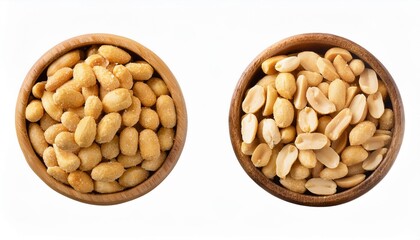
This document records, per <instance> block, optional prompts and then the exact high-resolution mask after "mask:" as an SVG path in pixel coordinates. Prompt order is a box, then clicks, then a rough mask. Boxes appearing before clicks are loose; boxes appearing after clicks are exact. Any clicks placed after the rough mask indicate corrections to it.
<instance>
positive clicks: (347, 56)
mask: <svg viewBox="0 0 420 240" xmlns="http://www.w3.org/2000/svg"><path fill="white" fill-rule="evenodd" d="M337 56H341V57H342V58H343V60H344V61H345V62H350V61H351V60H352V59H353V56H352V55H351V53H350V52H349V51H347V50H346V49H343V48H339V47H333V48H330V49H328V51H327V52H325V55H324V57H325V58H326V59H328V60H330V61H333V60H334V59H335V58H336V57H337Z"/></svg>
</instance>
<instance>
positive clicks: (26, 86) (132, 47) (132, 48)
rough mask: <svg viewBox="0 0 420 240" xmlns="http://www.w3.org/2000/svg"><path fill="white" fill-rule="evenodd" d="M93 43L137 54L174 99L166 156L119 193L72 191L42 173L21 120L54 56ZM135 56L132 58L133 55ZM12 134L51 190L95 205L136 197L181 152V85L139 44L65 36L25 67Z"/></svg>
mask: <svg viewBox="0 0 420 240" xmlns="http://www.w3.org/2000/svg"><path fill="white" fill-rule="evenodd" d="M93 44H110V45H114V46H118V47H120V48H123V49H125V50H128V51H129V52H131V54H132V55H133V56H136V55H137V57H141V58H142V59H144V60H146V61H147V62H149V64H151V65H152V66H153V67H154V69H155V74H156V73H157V74H158V75H159V76H160V77H161V78H162V79H163V80H164V81H165V83H166V84H167V86H168V89H169V91H170V93H171V96H172V98H173V100H174V103H175V107H176V113H177V126H176V135H175V139H174V144H173V147H172V149H171V150H170V152H169V153H168V155H167V158H166V160H165V162H164V163H163V165H162V166H161V167H160V168H159V169H158V170H157V171H156V172H154V173H153V174H152V175H151V176H150V177H149V178H148V179H147V180H146V181H144V182H143V183H141V184H139V185H137V186H135V187H133V188H129V189H127V190H124V191H122V192H117V193H111V194H95V193H88V194H84V193H80V192H77V191H76V190H74V189H73V188H72V187H69V186H67V185H64V184H62V183H60V182H58V181H56V180H55V179H54V178H52V177H51V176H50V175H48V174H47V172H46V167H45V165H44V163H43V161H42V159H40V158H39V157H38V155H37V154H36V153H35V152H34V150H33V148H32V145H31V143H30V141H29V137H28V131H27V127H28V124H27V121H26V119H25V108H26V105H27V104H28V99H29V96H30V94H31V89H32V86H33V85H34V84H35V83H36V82H37V81H38V79H40V77H41V78H42V77H44V79H46V77H45V76H46V68H47V66H48V65H50V64H51V63H52V62H53V61H54V60H55V59H57V58H58V57H60V56H62V55H63V54H65V53H67V52H69V51H71V50H73V49H78V48H83V47H87V46H90V45H93ZM134 58H135V57H134ZM15 124H16V133H17V136H18V140H19V144H20V147H21V149H22V151H23V154H24V155H25V158H26V161H27V162H28V164H29V166H30V167H31V168H32V170H33V171H34V172H35V173H36V174H37V175H38V176H39V177H40V178H41V179H42V180H43V181H44V182H45V183H46V184H47V185H48V186H50V187H51V188H52V189H54V190H55V191H57V192H59V193H61V194H63V195H65V196H67V197H69V198H72V199H75V200H78V201H81V202H85V203H90V204H98V205H110V204H117V203H122V202H126V201H129V200H132V199H135V198H138V197H140V196H142V195H144V194H146V193H148V192H149V191H151V190H152V189H154V188H155V187H156V186H157V185H159V184H160V183H161V182H162V181H163V180H164V179H165V178H166V176H167V175H168V174H169V173H170V172H171V170H172V169H173V168H174V166H175V164H176V163H177V161H178V158H179V157H180V155H181V152H182V149H183V147H184V143H185V139H186V133H187V111H186V106H185V102H184V97H183V95H182V91H181V88H180V87H179V85H178V82H177V81H176V79H175V76H174V75H173V74H172V72H171V71H170V70H169V68H168V67H167V66H166V64H165V63H164V62H163V61H162V60H161V59H160V58H159V57H158V56H157V55H156V54H154V53H153V52H152V51H150V50H149V49H147V48H145V47H144V46H142V45H141V44H139V43H137V42H135V41H133V40H131V39H128V38H124V37H120V36H116V35H111V34H87V35H82V36H77V37H74V38H71V39H68V40H66V41H64V42H62V43H60V44H58V45H56V46H55V47H53V48H52V49H50V50H49V51H48V52H46V53H45V54H44V55H43V56H42V57H41V58H40V59H39V60H38V61H37V62H36V63H35V64H34V66H33V67H32V68H31V69H30V70H29V72H28V74H27V76H26V78H25V80H24V81H23V83H22V86H21V89H20V92H19V96H18V99H17V103H16V115H15Z"/></svg>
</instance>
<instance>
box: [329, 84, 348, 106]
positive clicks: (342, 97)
mask: <svg viewBox="0 0 420 240" xmlns="http://www.w3.org/2000/svg"><path fill="white" fill-rule="evenodd" d="M346 93H347V87H346V84H345V83H344V82H343V80H340V79H335V80H334V81H332V82H331V83H330V85H329V87H328V99H329V100H330V101H331V102H332V103H334V105H335V108H336V109H337V111H340V110H341V109H343V108H344V106H345V104H346Z"/></svg>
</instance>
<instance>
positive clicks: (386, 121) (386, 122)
mask: <svg viewBox="0 0 420 240" xmlns="http://www.w3.org/2000/svg"><path fill="white" fill-rule="evenodd" d="M393 127H394V112H393V111H392V109H389V108H386V109H385V110H384V113H383V114H382V116H381V117H380V118H379V129H382V130H391V129H392V128H393Z"/></svg>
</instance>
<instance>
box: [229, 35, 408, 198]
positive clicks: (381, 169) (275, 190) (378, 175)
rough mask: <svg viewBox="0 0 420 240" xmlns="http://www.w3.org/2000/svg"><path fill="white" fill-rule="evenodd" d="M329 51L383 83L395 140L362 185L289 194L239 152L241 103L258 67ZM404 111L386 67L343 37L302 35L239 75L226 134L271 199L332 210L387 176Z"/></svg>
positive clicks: (397, 145)
mask: <svg viewBox="0 0 420 240" xmlns="http://www.w3.org/2000/svg"><path fill="white" fill-rule="evenodd" d="M330 47H341V48H344V49H347V50H348V51H350V52H351V53H352V55H354V56H357V57H358V58H359V59H361V60H363V61H364V62H365V64H366V63H368V66H370V67H371V68H372V69H373V70H375V72H376V73H377V74H378V76H379V78H380V79H382V80H383V81H384V83H385V86H386V87H387V90H388V95H389V97H390V99H391V102H392V105H393V107H392V108H393V111H394V136H393V137H392V140H391V143H390V147H389V148H388V152H387V154H386V155H385V157H384V159H383V160H382V162H381V163H380V165H379V166H378V168H377V169H376V170H374V171H373V172H372V173H371V174H370V175H369V176H368V177H367V178H366V179H365V180H364V181H363V182H362V183H360V184H358V185H357V186H355V187H353V188H350V189H347V190H345V191H342V192H340V193H336V194H334V195H329V196H315V195H304V194H299V193H295V192H292V191H290V190H288V189H286V188H284V187H282V186H280V185H279V184H276V183H274V182H273V181H272V180H270V179H268V178H267V177H265V176H264V175H263V174H262V172H261V171H260V170H258V169H257V168H256V167H255V166H254V165H253V164H252V162H251V159H250V156H247V155H244V154H243V153H242V152H241V149H240V144H241V133H240V116H242V115H243V112H242V109H241V103H242V101H243V98H244V94H245V91H246V89H248V88H249V87H250V86H251V85H252V84H255V83H256V81H257V80H258V77H257V76H258V75H259V74H260V75H261V73H262V70H261V68H260V66H261V63H262V62H263V61H264V60H265V59H267V58H269V57H272V56H275V55H280V54H290V53H293V52H298V51H305V50H307V51H315V52H316V51H319V50H322V51H325V50H327V49H328V48H330ZM404 124H405V121H404V108H403V103H402V99H401V95H400V93H399V91H398V87H397V85H396V83H395V81H394V79H393V78H392V76H391V74H390V73H389V72H388V70H387V69H386V68H385V66H384V65H383V64H382V63H381V62H380V61H379V60H378V59H377V58H376V57H375V56H374V55H373V54H371V53H370V52H369V51H368V50H366V49H365V48H363V47H361V46H360V45H358V44H356V43H355V42H353V41H351V40H348V39H346V38H344V37H340V36H337V35H333V34H329V33H303V34H298V35H294V36H290V37H287V38H285V39H283V40H280V41H278V42H276V43H274V44H273V45H271V46H269V47H268V48H266V49H265V50H263V51H262V52H261V53H260V54H259V55H257V57H255V58H254V60H253V61H252V62H251V63H250V64H249V65H248V66H247V68H246V69H245V70H244V72H243V73H242V75H241V77H240V79H239V81H238V83H237V85H236V87H235V90H234V93H233V96H232V100H231V105H230V110H229V133H230V138H231V144H232V147H233V150H234V152H235V155H236V158H237V159H238V161H239V163H240V165H241V166H242V168H243V169H244V170H245V172H246V173H247V174H248V176H249V177H251V179H252V180H253V181H254V182H255V183H257V184H258V185H259V186H260V187H262V188H263V189H264V190H266V191H267V192H269V193H271V194H272V195H274V196H276V197H278V198H280V199H283V200H285V201H288V202H291V203H295V204H299V205H305V206H334V205H339V204H342V203H346V202H349V201H351V200H354V199H356V198H358V197H360V196H362V195H363V194H365V193H366V192H368V191H369V190H371V189H372V188H373V187H374V186H375V185H377V184H378V183H379V182H380V181H381V180H382V179H383V178H384V177H385V175H386V174H387V173H388V171H389V170H390V168H391V166H392V165H393V163H394V161H395V159H396V157H397V155H398V152H399V150H400V147H401V144H402V140H403V135H404Z"/></svg>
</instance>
